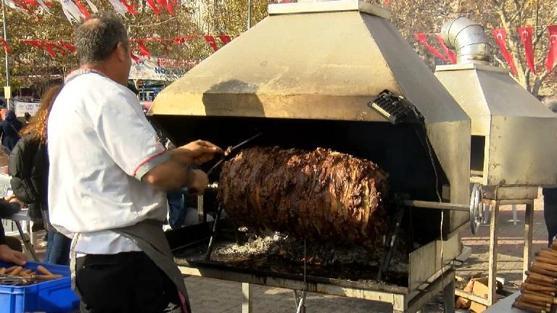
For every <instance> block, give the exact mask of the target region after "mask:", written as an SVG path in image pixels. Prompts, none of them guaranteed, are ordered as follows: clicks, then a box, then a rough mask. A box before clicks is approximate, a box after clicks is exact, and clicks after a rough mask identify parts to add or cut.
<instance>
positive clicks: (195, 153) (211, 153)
mask: <svg viewBox="0 0 557 313" xmlns="http://www.w3.org/2000/svg"><path fill="white" fill-rule="evenodd" d="M175 150H176V152H177V153H179V154H184V155H185V156H186V157H187V158H188V159H189V161H190V164H192V165H201V164H203V163H206V162H208V161H210V160H212V159H213V158H214V157H215V155H217V154H223V151H222V149H221V148H219V147H218V146H217V145H215V144H212V143H210V142H208V141H205V140H196V141H192V142H190V143H188V144H185V145H183V146H181V147H178V148H176V149H175Z"/></svg>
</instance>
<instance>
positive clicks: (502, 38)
mask: <svg viewBox="0 0 557 313" xmlns="http://www.w3.org/2000/svg"><path fill="white" fill-rule="evenodd" d="M492 33H493V37H494V38H495V42H496V43H497V45H498V46H499V49H500V50H501V54H502V55H503V58H505V61H506V62H507V64H508V65H509V68H510V69H511V73H512V74H513V75H514V76H516V74H517V71H516V65H515V64H514V60H513V58H512V56H511V53H510V52H509V50H508V49H507V32H506V31H505V30H504V29H503V28H495V29H493V31H492Z"/></svg>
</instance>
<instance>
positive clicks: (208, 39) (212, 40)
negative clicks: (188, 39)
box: [203, 36, 219, 51]
mask: <svg viewBox="0 0 557 313" xmlns="http://www.w3.org/2000/svg"><path fill="white" fill-rule="evenodd" d="M203 37H204V38H205V41H206V42H207V43H208V44H209V46H211V48H213V51H217V50H218V49H219V46H217V41H216V40H215V37H213V36H203Z"/></svg>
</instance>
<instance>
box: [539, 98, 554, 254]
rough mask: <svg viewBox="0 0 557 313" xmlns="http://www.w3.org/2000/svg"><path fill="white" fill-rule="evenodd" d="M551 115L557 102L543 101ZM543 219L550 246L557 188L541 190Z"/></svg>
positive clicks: (552, 236)
mask: <svg viewBox="0 0 557 313" xmlns="http://www.w3.org/2000/svg"><path fill="white" fill-rule="evenodd" d="M544 104H545V105H546V106H547V108H548V109H550V110H551V111H552V112H553V113H557V100H553V101H544ZM542 193H543V217H544V220H545V226H546V227H547V242H548V245H549V246H551V244H552V243H553V239H555V236H557V187H553V188H543V190H542Z"/></svg>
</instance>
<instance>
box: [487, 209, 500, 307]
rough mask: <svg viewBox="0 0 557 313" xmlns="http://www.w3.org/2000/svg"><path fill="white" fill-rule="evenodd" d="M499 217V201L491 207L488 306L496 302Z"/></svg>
mask: <svg viewBox="0 0 557 313" xmlns="http://www.w3.org/2000/svg"><path fill="white" fill-rule="evenodd" d="M498 217H499V201H494V204H493V206H492V207H491V221H490V228H489V281H488V287H489V293H488V294H487V304H488V306H489V305H492V304H493V303H494V302H495V301H494V298H495V291H496V289H497V281H496V279H497V218H498Z"/></svg>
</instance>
